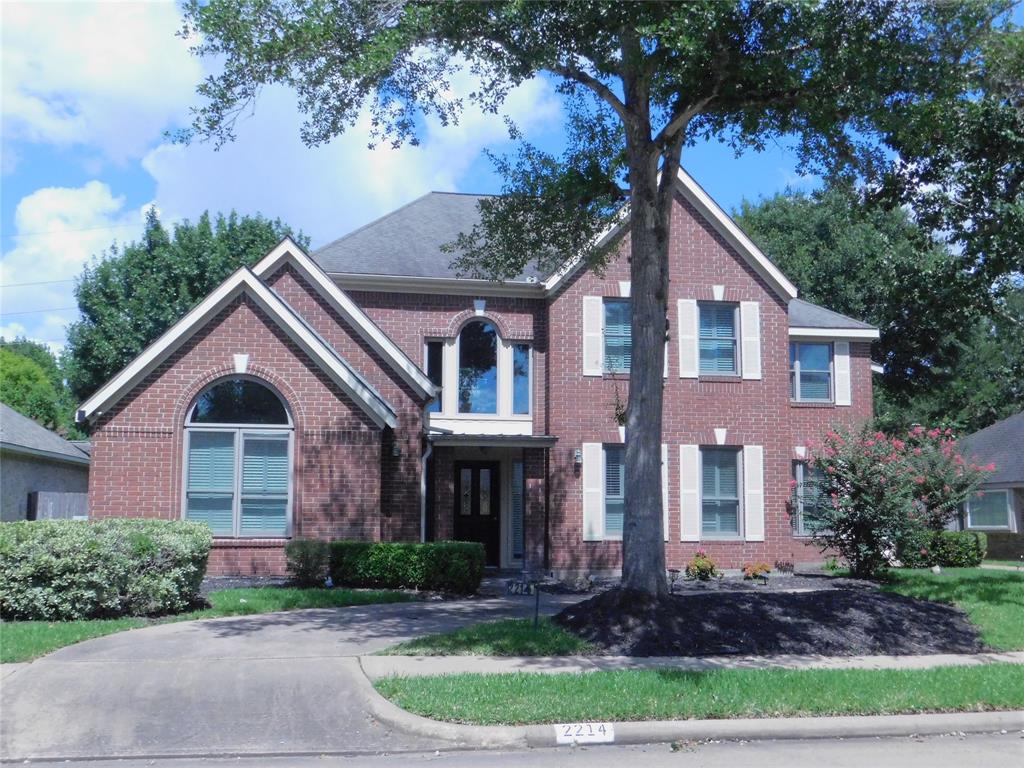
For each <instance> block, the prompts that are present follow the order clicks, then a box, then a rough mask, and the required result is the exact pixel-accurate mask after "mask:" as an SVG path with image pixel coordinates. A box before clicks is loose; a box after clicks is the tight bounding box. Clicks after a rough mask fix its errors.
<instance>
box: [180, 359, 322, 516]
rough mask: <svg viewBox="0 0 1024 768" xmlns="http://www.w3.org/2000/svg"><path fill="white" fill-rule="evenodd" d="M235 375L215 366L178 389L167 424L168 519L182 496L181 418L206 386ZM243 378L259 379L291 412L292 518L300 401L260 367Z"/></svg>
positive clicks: (297, 490)
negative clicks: (171, 445)
mask: <svg viewBox="0 0 1024 768" xmlns="http://www.w3.org/2000/svg"><path fill="white" fill-rule="evenodd" d="M236 375H243V374H239V373H238V372H237V371H236V370H235V366H234V364H233V363H232V364H225V365H221V366H217V367H216V368H210V369H208V370H206V371H204V372H202V373H200V374H198V375H196V376H195V377H193V378H192V380H191V381H190V382H189V383H188V384H187V385H186V386H185V387H184V388H183V389H182V391H181V395H180V396H179V397H178V399H177V401H176V402H175V404H174V417H173V421H172V422H171V423H172V424H173V425H174V434H173V441H174V454H173V456H174V459H173V466H172V471H171V483H172V485H171V488H169V489H168V498H169V499H171V504H172V506H171V516H172V517H177V516H180V514H181V507H182V494H183V493H184V490H183V482H184V481H183V477H184V475H183V473H184V471H185V415H186V414H187V413H188V409H189V407H190V406H191V405H192V402H193V401H194V400H195V399H196V397H198V396H199V393H200V392H202V391H203V390H204V389H205V388H206V387H207V386H209V385H210V384H212V383H213V382H215V381H217V379H226V378H229V377H231V376H236ZM244 375H246V376H251V377H253V378H255V379H262V380H263V381H265V382H267V383H268V384H270V385H271V386H273V387H274V388H275V389H276V390H277V391H278V392H279V393H280V395H281V397H283V398H284V400H285V405H286V406H287V408H288V410H289V411H290V412H291V417H292V429H293V431H294V435H293V437H292V446H293V459H292V460H293V463H294V466H293V468H292V469H293V473H294V474H293V477H294V478H295V481H294V487H293V488H292V514H293V515H294V514H295V513H296V510H298V509H301V508H302V507H301V503H302V483H300V482H299V481H298V478H300V477H301V476H302V474H301V473H302V443H303V428H304V426H305V421H306V415H305V412H304V410H303V407H302V401H301V400H300V399H299V396H298V394H297V393H296V392H295V390H294V389H292V388H291V386H289V384H288V382H287V381H285V380H284V379H283V378H281V377H280V376H278V375H277V374H276V373H275V372H274V371H272V370H271V369H269V368H266V367H264V366H262V365H250V366H248V367H247V368H246V370H245V374H244Z"/></svg>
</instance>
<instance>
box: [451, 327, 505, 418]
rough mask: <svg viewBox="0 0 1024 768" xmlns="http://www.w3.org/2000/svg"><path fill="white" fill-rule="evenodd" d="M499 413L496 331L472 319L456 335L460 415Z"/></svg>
mask: <svg viewBox="0 0 1024 768" xmlns="http://www.w3.org/2000/svg"><path fill="white" fill-rule="evenodd" d="M497 412H498V332H497V330H496V329H495V327H494V325H493V324H491V323H489V322H486V321H483V320H474V321H473V322H471V323H467V324H466V325H465V326H464V327H463V328H462V332H461V333H459V413H494V414H496V413H497Z"/></svg>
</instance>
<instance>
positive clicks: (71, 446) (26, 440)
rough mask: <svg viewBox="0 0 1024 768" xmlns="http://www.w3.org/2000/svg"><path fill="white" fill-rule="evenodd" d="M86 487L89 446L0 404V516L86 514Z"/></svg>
mask: <svg viewBox="0 0 1024 768" xmlns="http://www.w3.org/2000/svg"><path fill="white" fill-rule="evenodd" d="M88 491H89V444H88V443H84V442H83V443H71V442H69V441H67V440H65V439H64V438H63V437H61V436H60V435H57V434H55V433H53V432H51V431H50V430H48V429H44V428H43V427H41V426H39V425H38V424H37V423H36V422H34V421H32V419H30V418H28V417H26V416H23V415H21V414H20V413H18V412H17V411H16V410H14V409H13V408H10V407H9V406H7V405H4V404H3V403H0V520H3V521H4V522H8V521H12V520H25V519H29V518H30V517H32V516H38V517H40V518H42V517H82V516H85V515H86V514H88V495H87V494H88ZM33 505H38V506H37V507H36V508H33Z"/></svg>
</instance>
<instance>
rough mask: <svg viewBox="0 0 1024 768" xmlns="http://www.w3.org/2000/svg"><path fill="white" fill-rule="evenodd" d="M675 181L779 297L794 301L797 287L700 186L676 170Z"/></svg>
mask: <svg viewBox="0 0 1024 768" xmlns="http://www.w3.org/2000/svg"><path fill="white" fill-rule="evenodd" d="M678 178H679V186H680V189H681V191H682V193H683V196H684V197H685V198H686V199H687V200H688V201H689V202H690V204H691V205H693V206H694V207H695V208H696V209H697V210H698V211H700V212H701V213H703V214H704V215H705V217H707V218H708V219H709V220H710V221H711V223H712V224H713V225H714V226H715V228H716V229H717V230H718V231H719V233H720V234H721V235H722V237H724V238H725V239H726V240H728V241H729V243H730V244H731V245H732V246H733V247H734V248H735V249H736V250H738V251H739V252H740V253H741V254H742V255H743V256H744V257H746V259H747V261H749V262H750V264H751V266H753V267H754V269H756V270H757V271H758V272H760V273H761V276H762V277H764V278H765V279H766V280H767V281H768V282H769V283H770V284H772V285H773V286H774V287H775V289H776V290H778V291H779V293H781V294H782V296H783V298H789V299H795V298H796V295H797V290H796V286H795V285H793V284H792V283H791V282H790V281H789V278H787V277H786V276H785V275H784V274H782V271H781V270H780V269H779V268H778V267H776V266H775V265H774V264H772V262H771V260H770V259H769V258H768V257H767V256H765V255H764V253H762V252H761V249H760V248H758V247H757V246H756V245H754V243H753V241H752V240H751V239H750V238H749V237H747V235H746V234H745V233H744V232H743V230H742V229H740V228H739V227H738V226H736V222H735V221H733V220H732V217H731V216H729V214H727V213H726V212H725V211H723V210H722V207H721V206H720V205H719V204H718V203H716V202H715V201H714V200H713V199H712V197H711V195H709V194H708V193H707V192H705V191H704V189H703V188H702V187H701V186H700V184H698V183H697V182H696V180H695V179H694V178H693V177H692V176H691V175H690V174H688V173H687V172H686V171H684V170H683V169H682V168H680V169H679V174H678Z"/></svg>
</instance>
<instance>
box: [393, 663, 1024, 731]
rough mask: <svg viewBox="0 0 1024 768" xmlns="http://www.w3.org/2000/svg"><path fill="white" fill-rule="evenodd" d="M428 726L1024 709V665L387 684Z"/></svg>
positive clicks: (633, 673) (632, 673)
mask: <svg viewBox="0 0 1024 768" xmlns="http://www.w3.org/2000/svg"><path fill="white" fill-rule="evenodd" d="M375 685H376V688H377V690H378V691H379V692H380V693H381V694H382V695H384V696H386V697H387V698H389V699H391V700H392V701H393V702H394V703H395V704H397V705H398V706H400V707H402V708H403V709H406V710H408V711H410V712H414V713H416V714H419V715H423V716H425V717H430V718H433V719H435V720H446V721H451V722H458V723H475V724H479V725H497V724H504V725H513V724H527V723H560V722H562V723H564V722H579V721H624V720H673V719H690V718H715V719H719V718H729V717H793V716H797V717H799V716H812V715H869V714H870V715H874V714H896V713H906V712H960V711H964V712H967V711H979V710H997V709H1004V710H1005V709H1020V708H1022V707H1024V666H1022V665H1016V664H989V665H985V666H978V667H939V668H936V669H924V670H866V669H865V670H860V669H857V670H802V671H795V670H715V671H712V672H674V671H666V670H629V671H616V672H589V673H582V674H556V675H545V674H525V673H518V674H509V675H470V674H465V675H452V676H446V677H415V678H401V677H399V678H384V679H381V680H378V681H377V682H376V684H375Z"/></svg>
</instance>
